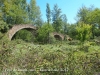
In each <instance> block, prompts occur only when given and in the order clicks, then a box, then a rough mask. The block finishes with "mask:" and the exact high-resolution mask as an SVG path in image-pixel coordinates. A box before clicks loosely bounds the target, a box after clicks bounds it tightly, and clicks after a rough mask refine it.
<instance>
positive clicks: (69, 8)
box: [28, 0, 100, 23]
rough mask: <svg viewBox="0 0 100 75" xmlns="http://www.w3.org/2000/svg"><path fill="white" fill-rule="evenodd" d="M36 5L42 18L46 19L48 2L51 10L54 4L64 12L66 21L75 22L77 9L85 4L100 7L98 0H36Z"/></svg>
mask: <svg viewBox="0 0 100 75" xmlns="http://www.w3.org/2000/svg"><path fill="white" fill-rule="evenodd" d="M29 1H30V0H28V3H29ZM36 3H37V6H39V7H40V10H41V14H42V19H43V20H44V21H46V4H47V3H49V5H50V9H51V10H53V7H54V5H55V4H57V5H58V7H59V8H60V9H61V11H62V14H66V16H67V20H68V23H75V22H76V20H75V18H76V15H77V12H78V10H79V9H80V8H81V7H82V5H85V6H86V7H90V6H92V5H93V6H94V7H98V8H100V0H36Z"/></svg>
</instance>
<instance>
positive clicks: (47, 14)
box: [46, 3, 51, 24]
mask: <svg viewBox="0 0 100 75" xmlns="http://www.w3.org/2000/svg"><path fill="white" fill-rule="evenodd" d="M46 7H47V8H46V16H47V22H48V24H49V23H50V20H51V10H50V6H49V4H48V3H47V5H46Z"/></svg>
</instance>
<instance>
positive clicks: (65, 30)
mask: <svg viewBox="0 0 100 75" xmlns="http://www.w3.org/2000/svg"><path fill="white" fill-rule="evenodd" d="M62 24H63V25H62V30H63V33H64V34H67V33H68V24H67V16H66V15H65V14H63V15H62Z"/></svg>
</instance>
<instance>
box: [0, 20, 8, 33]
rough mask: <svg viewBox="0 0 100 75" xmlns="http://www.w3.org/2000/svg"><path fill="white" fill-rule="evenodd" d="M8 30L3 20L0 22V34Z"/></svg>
mask: <svg viewBox="0 0 100 75" xmlns="http://www.w3.org/2000/svg"><path fill="white" fill-rule="evenodd" d="M8 29H9V27H8V25H7V24H6V22H4V21H3V20H0V32H1V33H5V32H7V30H8Z"/></svg>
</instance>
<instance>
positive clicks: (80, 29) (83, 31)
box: [76, 23, 91, 42]
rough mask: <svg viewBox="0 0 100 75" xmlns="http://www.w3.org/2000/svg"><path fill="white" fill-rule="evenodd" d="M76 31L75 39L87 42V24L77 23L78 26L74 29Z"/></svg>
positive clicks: (88, 36)
mask: <svg viewBox="0 0 100 75" xmlns="http://www.w3.org/2000/svg"><path fill="white" fill-rule="evenodd" d="M76 30H77V33H78V35H77V38H78V39H79V40H80V41H81V42H84V41H85V40H88V39H89V38H90V36H91V26H90V25H89V24H84V23H79V25H78V26H77V27H76Z"/></svg>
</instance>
